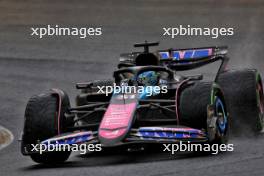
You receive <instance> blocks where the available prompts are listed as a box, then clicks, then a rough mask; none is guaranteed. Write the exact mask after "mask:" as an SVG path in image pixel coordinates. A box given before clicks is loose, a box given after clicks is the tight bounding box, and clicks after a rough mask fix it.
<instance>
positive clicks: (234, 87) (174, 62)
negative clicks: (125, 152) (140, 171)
mask: <svg viewBox="0 0 264 176" xmlns="http://www.w3.org/2000/svg"><path fill="white" fill-rule="evenodd" d="M156 45H158V43H157V42H156V43H148V42H145V43H140V44H135V47H144V51H142V52H132V53H127V54H121V57H120V63H119V64H118V69H117V70H116V71H115V72H114V74H113V77H114V78H113V80H96V81H91V82H85V83H77V84H76V87H77V89H80V91H81V93H79V94H78V95H77V97H76V106H75V107H71V106H70V102H69V98H68V96H67V94H66V93H65V92H64V91H62V90H60V89H51V90H50V91H48V92H46V93H42V94H39V95H36V96H33V97H32V98H30V100H29V102H28V104H27V107H26V110H25V124H24V130H23V134H22V146H21V150H22V154H23V155H29V156H30V157H31V158H32V159H33V160H34V161H35V162H38V163H54V162H64V161H65V160H67V159H68V157H69V155H70V151H53V152H44V153H42V154H40V153H38V152H36V151H32V144H45V145H48V144H55V143H56V144H69V145H73V144H78V145H79V144H84V143H85V144H101V146H102V148H106V149H107V148H108V149H113V148H115V147H118V146H127V147H128V148H129V147H132V146H137V145H140V144H144V145H153V144H160V143H178V142H180V141H181V142H193V143H208V144H224V143H227V141H228V135H229V130H230V122H232V124H231V127H232V129H238V128H243V129H245V130H246V129H247V130H251V131H254V132H259V131H261V130H262V129H263V112H264V106H263V103H264V101H263V86H262V79H261V77H260V74H259V73H258V72H257V70H254V69H243V70H227V69H226V65H227V62H228V60H229V58H228V57H227V47H204V48H191V49H167V50H158V51H156V52H150V51H149V47H150V46H156ZM216 61H220V63H221V64H220V67H219V69H218V71H217V74H216V77H215V78H214V80H212V81H209V82H207V81H204V80H203V75H202V74H199V75H189V76H183V75H181V74H180V73H181V71H187V70H191V69H195V68H198V67H201V66H204V65H207V64H209V63H213V62H216ZM114 85H119V86H123V85H126V86H135V87H136V89H137V88H138V87H139V86H143V87H147V86H156V87H157V86H158V87H162V86H166V88H167V90H166V91H165V93H164V92H163V93H162V92H161V93H154V94H151V96H147V95H146V90H145V89H143V91H141V92H132V93H131V92H130V93H124V92H122V93H118V92H115V91H114V92H112V93H111V94H109V95H108V96H107V95H106V94H105V93H104V91H99V89H103V88H104V90H105V88H106V87H107V86H114ZM102 87H103V88H102ZM231 118H232V119H231ZM242 124H243V126H242Z"/></svg>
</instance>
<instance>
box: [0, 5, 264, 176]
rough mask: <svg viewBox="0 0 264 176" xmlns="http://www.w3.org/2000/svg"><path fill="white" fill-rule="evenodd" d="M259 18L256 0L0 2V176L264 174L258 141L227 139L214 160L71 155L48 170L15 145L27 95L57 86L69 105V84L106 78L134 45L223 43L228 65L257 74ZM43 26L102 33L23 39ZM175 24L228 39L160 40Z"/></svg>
mask: <svg viewBox="0 0 264 176" xmlns="http://www.w3.org/2000/svg"><path fill="white" fill-rule="evenodd" d="M263 16H264V3H263V2H261V1H260V0H259V1H256V0H253V1H247V0H240V1H232V2H227V1H221V2H220V1H209V0H208V1H197V0H192V1H190V2H189V3H188V4H187V3H186V2H185V1H183V0H181V1H177V2H176V1H172V0H171V1H169V0H163V1H157V0H145V1H139V0H138V1H129V2H126V1H123V0H119V1H100V2H99V1H90V2H89V1H85V0H83V1H72V0H67V1H62V0H60V1H56V2H55V1H52V0H48V1H45V2H44V1H43V2H42V1H41V0H38V1H33V0H31V1H18V0H17V1H7V0H6V1H0V21H1V24H0V57H1V59H0V103H1V106H0V112H1V114H0V124H1V125H3V126H5V127H6V128H8V129H10V130H11V131H12V132H13V134H14V136H15V141H14V142H13V143H12V144H11V145H10V146H8V147H7V148H5V149H3V150H2V151H0V175H7V176H9V175H43V176H44V175H45V176H46V175H64V176H65V175H94V176H97V175H115V176H117V175H145V176H147V175H151V176H156V175H192V176H194V175H238V176H247V175H259V176H260V175H264V149H263V148H264V137H261V136H260V137H258V138H242V137H240V138H232V139H231V140H230V142H231V143H234V145H235V151H234V152H232V153H223V154H220V155H217V156H207V157H193V156H190V155H180V156H178V155H177V156H171V155H169V154H164V153H148V154H144V153H132V154H116V155H106V156H105V155H94V154H93V155H87V156H82V157H80V156H78V155H73V156H72V157H71V158H70V159H69V161H68V162H67V163H66V164H65V165H63V166H54V167H45V166H42V165H37V164H35V163H33V162H32V161H31V160H30V159H29V158H28V157H23V156H22V155H21V154H20V151H19V143H18V142H17V141H16V140H17V139H18V138H19V134H20V131H21V130H22V126H23V114H24V109H25V106H26V102H27V100H28V98H29V97H30V96H31V95H33V94H37V93H39V92H40V91H41V90H46V89H49V88H52V87H60V88H63V89H64V90H66V91H67V92H68V93H69V94H70V96H71V98H72V100H74V96H75V94H76V91H75V89H74V87H75V86H74V83H75V82H78V81H86V80H91V79H100V78H106V77H108V78H109V77H111V73H112V71H113V70H114V69H115V65H116V64H117V58H118V55H119V53H121V52H126V51H130V50H131V49H132V47H131V46H132V44H133V43H134V42H140V41H144V40H149V41H156V40H159V41H160V42H161V46H160V47H161V48H170V47H179V48H182V47H197V46H210V45H228V46H229V48H230V50H229V51H230V52H229V56H230V57H231V59H232V60H231V63H230V67H231V68H234V67H237V68H242V67H255V68H257V69H259V71H260V72H261V73H262V75H264V70H263V68H264V60H263V59H264V54H263V49H264V48H263V46H264V45H263V44H264V35H263V34H264V29H263V28H264V23H263ZM43 24H60V25H65V26H75V25H77V26H90V25H91V26H95V27H102V28H103V36H100V37H97V38H94V37H92V38H87V39H77V38H75V37H57V38H51V39H42V40H38V39H35V38H32V37H30V35H29V34H30V30H29V28H30V27H31V26H32V25H33V26H34V25H43ZM179 24H185V25H187V24H190V25H197V26H199V27H207V26H209V27H221V26H227V27H234V28H235V35H234V36H231V37H219V38H218V39H211V38H209V37H178V38H175V39H170V38H167V37H162V36H161V35H162V33H163V31H162V27H164V26H165V27H169V26H177V25H179ZM207 71H208V72H209V73H211V72H212V70H211V69H208V70H207ZM241 131H242V129H241Z"/></svg>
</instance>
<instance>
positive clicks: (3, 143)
mask: <svg viewBox="0 0 264 176" xmlns="http://www.w3.org/2000/svg"><path fill="white" fill-rule="evenodd" d="M1 137H5V139H0V150H1V149H3V148H5V147H7V146H8V145H9V144H11V143H12V142H13V140H14V136H13V134H12V133H11V131H9V130H8V129H6V128H4V127H2V126H1V125H0V138H1Z"/></svg>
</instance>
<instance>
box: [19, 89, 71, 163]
mask: <svg viewBox="0 0 264 176" xmlns="http://www.w3.org/2000/svg"><path fill="white" fill-rule="evenodd" d="M62 101H63V102H62V103H61V107H60V108H59V100H58V96H57V95H54V94H53V93H45V94H40V95H37V96H33V97H32V98H30V100H29V101H28V104H27V107H26V111H25V125H24V131H23V137H22V143H23V144H37V143H39V142H40V141H43V140H45V139H48V138H51V137H54V136H56V135H58V134H59V133H61V132H65V131H66V127H69V126H73V121H72V119H66V117H65V115H64V114H65V112H66V111H67V109H68V107H69V106H70V103H69V99H68V96H67V95H66V94H65V97H64V99H63V100H62ZM58 114H60V116H58ZM70 153H71V152H70V151H69V152H68V151H56V152H46V153H42V154H39V153H34V154H31V155H30V157H31V158H32V160H33V161H35V162H37V163H44V164H52V163H62V162H64V161H66V160H67V159H68V158H69V156H70Z"/></svg>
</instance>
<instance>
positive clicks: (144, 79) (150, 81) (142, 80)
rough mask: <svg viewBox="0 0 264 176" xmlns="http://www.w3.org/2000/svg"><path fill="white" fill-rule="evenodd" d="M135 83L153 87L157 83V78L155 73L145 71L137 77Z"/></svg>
mask: <svg viewBox="0 0 264 176" xmlns="http://www.w3.org/2000/svg"><path fill="white" fill-rule="evenodd" d="M137 82H138V84H139V85H143V86H155V85H157V84H158V82H159V76H158V74H157V73H156V72H155V71H146V72H143V73H141V74H139V75H138V78H137Z"/></svg>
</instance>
